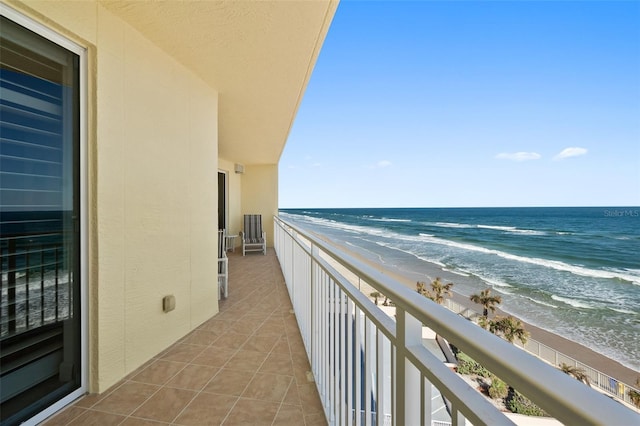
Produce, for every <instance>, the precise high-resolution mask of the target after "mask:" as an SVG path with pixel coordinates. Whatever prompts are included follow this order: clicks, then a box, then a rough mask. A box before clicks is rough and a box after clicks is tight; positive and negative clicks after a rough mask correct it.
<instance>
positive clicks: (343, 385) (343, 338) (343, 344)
mask: <svg viewBox="0 0 640 426" xmlns="http://www.w3.org/2000/svg"><path fill="white" fill-rule="evenodd" d="M345 302H346V299H345V294H344V293H343V291H342V290H340V422H339V424H341V425H343V424H345V423H346V422H347V421H346V420H347V418H346V403H347V394H346V389H347V382H346V381H347V365H346V352H347V335H346V332H347V330H346V321H345V315H346V314H347V312H346V308H345V304H346V303H345Z"/></svg>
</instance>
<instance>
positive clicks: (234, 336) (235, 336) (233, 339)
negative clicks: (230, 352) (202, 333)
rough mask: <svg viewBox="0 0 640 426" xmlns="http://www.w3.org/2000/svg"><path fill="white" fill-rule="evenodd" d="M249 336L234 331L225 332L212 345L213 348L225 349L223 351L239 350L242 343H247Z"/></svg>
mask: <svg viewBox="0 0 640 426" xmlns="http://www.w3.org/2000/svg"><path fill="white" fill-rule="evenodd" d="M248 338H249V335H247V334H240V333H236V332H234V331H227V332H226V333H224V334H223V335H221V336H220V337H218V340H216V341H215V342H214V343H213V346H215V347H217V348H225V349H239V348H240V347H241V346H242V345H244V342H246V341H247V339H248Z"/></svg>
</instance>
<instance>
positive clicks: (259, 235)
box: [240, 214, 267, 256]
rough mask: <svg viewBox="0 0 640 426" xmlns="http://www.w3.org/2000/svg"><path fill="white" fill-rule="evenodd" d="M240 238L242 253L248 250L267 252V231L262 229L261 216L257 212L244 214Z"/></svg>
mask: <svg viewBox="0 0 640 426" xmlns="http://www.w3.org/2000/svg"><path fill="white" fill-rule="evenodd" d="M240 238H241V239H242V255H243V256H244V255H245V253H246V252H248V251H261V252H262V254H264V255H266V254H267V233H266V232H264V231H263V230H262V216H261V215H259V214H245V215H244V231H243V232H241V233H240Z"/></svg>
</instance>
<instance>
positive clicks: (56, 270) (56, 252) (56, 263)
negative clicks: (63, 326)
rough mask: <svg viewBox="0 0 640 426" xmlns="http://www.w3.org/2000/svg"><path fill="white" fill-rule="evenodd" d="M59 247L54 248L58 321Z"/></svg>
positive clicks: (58, 315)
mask: <svg viewBox="0 0 640 426" xmlns="http://www.w3.org/2000/svg"><path fill="white" fill-rule="evenodd" d="M58 250H59V248H58V247H54V248H53V255H54V262H55V263H54V267H53V269H54V274H55V277H54V282H55V287H54V288H55V293H56V295H55V298H56V321H58V318H59V317H60V294H59V293H60V287H59V286H58V285H59V277H58V271H59V264H60V257H59V256H58Z"/></svg>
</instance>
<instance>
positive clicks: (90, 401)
mask: <svg viewBox="0 0 640 426" xmlns="http://www.w3.org/2000/svg"><path fill="white" fill-rule="evenodd" d="M109 393H110V392H103V393H101V394H98V393H90V394H87V395H85V396H83V397H82V398H80V399H78V400H77V401H76V402H74V403H73V405H74V406H75V407H80V408H91V407H93V406H94V405H95V404H97V403H98V402H100V400H101V399H103V398H104V397H106V396H107V395H109Z"/></svg>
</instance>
